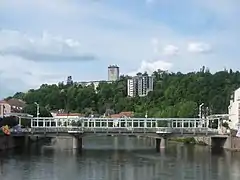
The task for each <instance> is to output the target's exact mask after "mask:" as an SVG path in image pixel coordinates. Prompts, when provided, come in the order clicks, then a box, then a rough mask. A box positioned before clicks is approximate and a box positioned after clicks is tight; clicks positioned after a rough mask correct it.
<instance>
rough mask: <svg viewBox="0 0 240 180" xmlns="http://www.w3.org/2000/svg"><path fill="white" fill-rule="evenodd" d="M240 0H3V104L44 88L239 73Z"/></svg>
mask: <svg viewBox="0 0 240 180" xmlns="http://www.w3.org/2000/svg"><path fill="white" fill-rule="evenodd" d="M239 7H240V1H239V0H211V1H210V0H181V1H180V0H121V1H120V0H51V1H49V0H34V1H33V0H1V1H0V98H3V97H6V96H9V95H13V94H14V93H15V92H19V91H23V92H24V91H27V90H28V89H30V88H38V87H39V86H40V85H41V84H43V83H58V82H60V81H65V80H66V79H67V76H69V75H71V76H72V77H73V80H74V81H90V80H106V79H107V67H108V66H109V65H118V66H119V67H120V73H121V74H129V75H133V74H135V73H137V72H145V71H147V72H148V73H152V72H153V71H154V70H157V69H161V70H168V71H171V72H177V71H181V72H189V71H197V70H199V69H200V68H201V67H202V66H206V67H209V69H210V70H211V71H212V72H214V71H218V70H223V69H224V68H227V69H229V68H232V69H233V70H238V69H239V68H240V63H238V60H239V57H240V51H239V42H240V24H239V21H238V17H239V16H240V8H239Z"/></svg>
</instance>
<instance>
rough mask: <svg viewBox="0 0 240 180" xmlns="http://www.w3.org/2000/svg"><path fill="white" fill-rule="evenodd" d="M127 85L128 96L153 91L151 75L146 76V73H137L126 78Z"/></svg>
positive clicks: (142, 94) (141, 94)
mask: <svg viewBox="0 0 240 180" xmlns="http://www.w3.org/2000/svg"><path fill="white" fill-rule="evenodd" d="M127 86H128V87H127V89H128V96H130V97H135V96H136V95H138V96H140V97H143V96H146V95H147V94H148V92H150V91H153V77H152V76H148V75H147V74H138V75H137V76H135V77H132V78H131V79H128V83H127Z"/></svg>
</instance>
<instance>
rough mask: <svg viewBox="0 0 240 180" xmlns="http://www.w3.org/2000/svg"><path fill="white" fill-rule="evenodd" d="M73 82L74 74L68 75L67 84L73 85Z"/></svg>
mask: <svg viewBox="0 0 240 180" xmlns="http://www.w3.org/2000/svg"><path fill="white" fill-rule="evenodd" d="M72 84H73V79H72V76H68V77H67V85H72Z"/></svg>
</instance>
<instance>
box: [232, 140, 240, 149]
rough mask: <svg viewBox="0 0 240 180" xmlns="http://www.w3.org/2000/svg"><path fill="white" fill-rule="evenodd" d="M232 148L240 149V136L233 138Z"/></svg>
mask: <svg viewBox="0 0 240 180" xmlns="http://www.w3.org/2000/svg"><path fill="white" fill-rule="evenodd" d="M231 144H232V147H231V150H235V151H240V138H238V137H232V138H231Z"/></svg>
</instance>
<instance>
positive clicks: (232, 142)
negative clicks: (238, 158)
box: [195, 136, 240, 151]
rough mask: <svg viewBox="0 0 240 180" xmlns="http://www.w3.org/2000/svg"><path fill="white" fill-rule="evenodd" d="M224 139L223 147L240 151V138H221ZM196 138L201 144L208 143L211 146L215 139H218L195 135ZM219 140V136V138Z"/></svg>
mask: <svg viewBox="0 0 240 180" xmlns="http://www.w3.org/2000/svg"><path fill="white" fill-rule="evenodd" d="M221 139H222V141H223V142H222V147H223V148H224V149H228V150H233V151H240V138H238V137H234V136H232V137H231V136H229V137H227V138H221ZM195 140H196V142H197V143H199V144H202V143H204V144H206V145H209V146H212V145H213V141H215V140H216V139H212V138H211V137H195ZM218 140H219V138H218Z"/></svg>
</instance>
